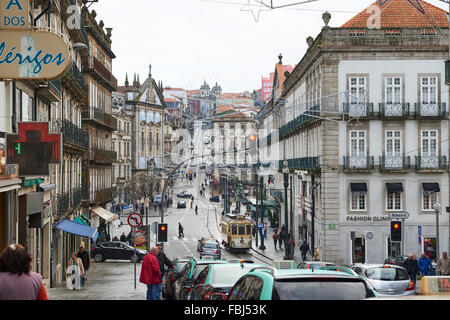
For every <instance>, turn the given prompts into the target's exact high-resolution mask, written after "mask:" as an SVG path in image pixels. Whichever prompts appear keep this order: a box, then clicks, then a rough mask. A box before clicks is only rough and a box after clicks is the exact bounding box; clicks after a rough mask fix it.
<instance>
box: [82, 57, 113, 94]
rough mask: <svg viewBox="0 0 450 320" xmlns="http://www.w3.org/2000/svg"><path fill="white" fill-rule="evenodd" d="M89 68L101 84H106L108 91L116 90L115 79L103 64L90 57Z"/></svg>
mask: <svg viewBox="0 0 450 320" xmlns="http://www.w3.org/2000/svg"><path fill="white" fill-rule="evenodd" d="M89 67H90V69H91V70H93V71H95V73H96V74H97V75H99V76H100V78H101V79H102V81H101V82H102V83H103V84H107V85H108V86H109V89H111V90H114V91H115V90H117V79H116V78H115V77H114V76H113V75H112V73H111V71H109V70H108V69H107V68H106V67H105V66H104V65H103V63H101V62H100V61H99V60H98V59H96V58H95V57H90V63H89Z"/></svg>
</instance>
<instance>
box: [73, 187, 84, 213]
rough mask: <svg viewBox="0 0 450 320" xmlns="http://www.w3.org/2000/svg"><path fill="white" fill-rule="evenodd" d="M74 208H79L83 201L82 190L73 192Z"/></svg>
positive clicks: (77, 189)
mask: <svg viewBox="0 0 450 320" xmlns="http://www.w3.org/2000/svg"><path fill="white" fill-rule="evenodd" d="M71 200H72V201H71V202H72V208H77V207H78V206H79V205H80V204H81V202H82V201H83V192H82V189H81V188H76V189H73V190H72V199H71Z"/></svg>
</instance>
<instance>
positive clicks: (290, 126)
mask: <svg viewBox="0 0 450 320" xmlns="http://www.w3.org/2000/svg"><path fill="white" fill-rule="evenodd" d="M319 109H320V106H319V105H317V106H314V107H312V108H311V109H310V110H308V111H306V112H305V113H303V114H301V115H299V116H298V117H297V118H295V119H294V120H291V121H290V122H288V123H286V124H285V125H284V126H282V127H281V128H280V132H279V133H280V138H284V137H286V136H288V135H290V134H291V133H293V132H295V131H296V130H297V129H299V128H301V127H302V126H304V125H306V124H307V123H309V122H311V121H313V120H314V119H315V117H311V116H310V115H309V114H311V115H316V113H317V112H316V111H319Z"/></svg>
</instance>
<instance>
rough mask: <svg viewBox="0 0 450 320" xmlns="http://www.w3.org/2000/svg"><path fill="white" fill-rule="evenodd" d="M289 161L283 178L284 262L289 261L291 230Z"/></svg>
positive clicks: (285, 161) (284, 163)
mask: <svg viewBox="0 0 450 320" xmlns="http://www.w3.org/2000/svg"><path fill="white" fill-rule="evenodd" d="M288 164H289V163H288V161H287V160H284V162H283V165H284V168H283V177H284V249H285V254H284V260H289V248H288V246H287V236H286V235H287V230H288V229H289V227H288V226H289V221H288V219H289V217H288V200H287V192H288V187H289V168H288Z"/></svg>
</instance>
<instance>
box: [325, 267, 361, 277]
mask: <svg viewBox="0 0 450 320" xmlns="http://www.w3.org/2000/svg"><path fill="white" fill-rule="evenodd" d="M320 270H332V271H337V272H345V273H347V274H350V275H353V276H357V275H358V274H357V273H356V272H355V271H353V270H352V268H349V267H342V266H324V267H321V268H320Z"/></svg>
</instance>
